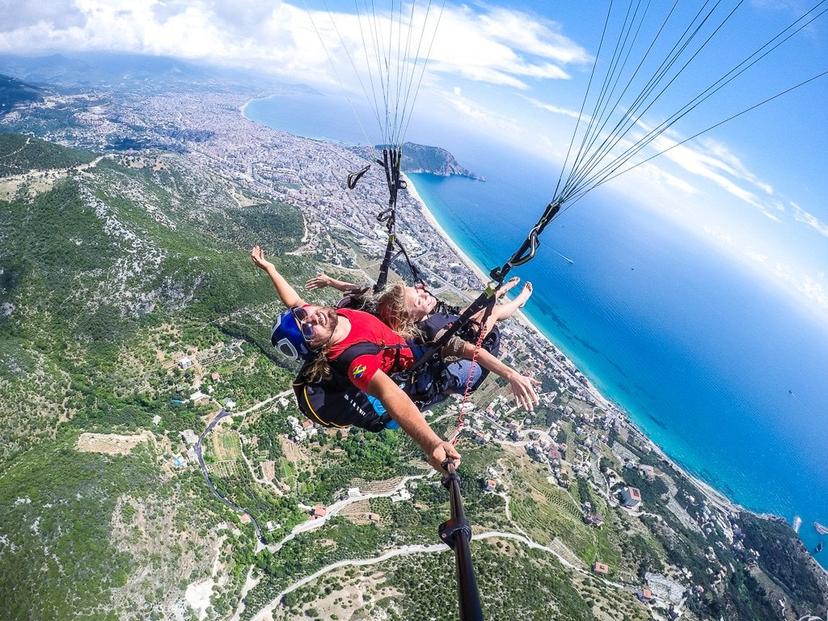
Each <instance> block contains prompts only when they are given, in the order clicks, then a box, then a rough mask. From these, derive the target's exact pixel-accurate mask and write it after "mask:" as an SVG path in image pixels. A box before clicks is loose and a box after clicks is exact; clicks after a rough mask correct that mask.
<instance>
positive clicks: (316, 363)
mask: <svg viewBox="0 0 828 621" xmlns="http://www.w3.org/2000/svg"><path fill="white" fill-rule="evenodd" d="M329 350H330V345H328V346H326V347H324V348H322V349H321V350H320V351H319V352H317V354H316V357H315V358H314V359H313V360H312V361H311V363H310V364H309V365H308V368H307V369H306V370H305V377H306V378H307V380H308V381H309V382H324V381H327V380H329V379H331V375H332V374H333V373H332V371H331V365H330V363H329V362H328V351H329Z"/></svg>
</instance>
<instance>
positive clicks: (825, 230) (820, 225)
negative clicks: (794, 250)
mask: <svg viewBox="0 0 828 621" xmlns="http://www.w3.org/2000/svg"><path fill="white" fill-rule="evenodd" d="M791 207H792V208H793V212H794V220H796V221H797V222H802V223H804V224H807V225H808V226H810V227H811V228H813V229H814V230H815V231H817V232H818V233H819V234H820V235H824V236H825V237H828V224H826V223H825V222H823V221H822V220H820V219H819V218H817V217H816V216H815V215H813V214H812V213H809V212H807V211H805V210H804V209H802V207H800V206H799V205H797V204H796V203H793V202H792V203H791Z"/></svg>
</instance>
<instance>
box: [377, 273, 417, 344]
mask: <svg viewBox="0 0 828 621" xmlns="http://www.w3.org/2000/svg"><path fill="white" fill-rule="evenodd" d="M375 307H376V309H377V316H378V317H379V318H380V319H381V320H382V322H383V323H384V324H385V325H387V326H388V327H389V328H391V329H392V330H393V331H394V332H396V333H397V334H399V335H400V336H402V337H404V338H416V337H418V336H420V334H421V333H420V330H419V328H417V325H416V322H415V321H414V320H413V319H412V318H411V314H410V313H409V312H408V309H406V307H405V283H403V282H396V283H394V284H392V285H388V286H386V287H385V289H383V290H382V291H381V292H380V293H378V294H377V296H376V298H375Z"/></svg>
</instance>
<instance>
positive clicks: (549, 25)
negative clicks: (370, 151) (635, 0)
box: [0, 0, 588, 89]
mask: <svg viewBox="0 0 828 621" xmlns="http://www.w3.org/2000/svg"><path fill="white" fill-rule="evenodd" d="M59 2H60V4H56V3H47V4H46V5H44V6H43V7H41V8H36V7H35V8H33V7H34V5H32V6H31V7H30V6H28V5H25V3H24V6H23V7H22V8H18V6H17V4H18V3H14V4H15V6H14V7H11V6H7V7H3V6H2V5H3V4H9V3H8V2H3V0H0V9H2V12H3V14H4V16H5V17H4V20H3V26H0V51H5V52H11V53H34V52H46V51H62V50H68V51H80V50H84V51H85V50H107V51H126V52H135V53H143V54H157V55H169V56H176V57H181V58H190V59H207V60H212V61H216V62H224V63H229V64H234V65H242V66H248V67H258V68H261V69H264V70H269V71H273V72H274V73H279V74H282V75H287V76H290V77H293V78H297V79H302V80H305V81H321V82H333V81H334V78H333V76H332V75H330V74H331V71H330V66H329V63H328V60H327V55H326V53H325V51H324V50H323V49H322V46H321V44H320V42H319V40H318V38H317V35H316V32H315V30H314V25H315V26H316V28H318V30H319V32H320V34H321V36H322V38H323V40H324V41H325V42H326V46H327V48H328V52H330V54H331V56H332V57H334V58H336V59H337V61H336V62H337V63H338V65H339V66H338V69H340V71H339V73H341V74H347V75H343V77H345V78H350V77H351V76H352V75H353V71H352V69H350V63H348V62H347V61H346V58H347V55H345V54H343V53H342V51H343V50H342V48H343V45H344V48H345V49H347V50H348V53H349V54H350V55H351V57H352V58H353V59H354V61H355V62H354V64H355V65H357V66H358V67H364V66H365V59H366V54H365V50H364V47H363V42H365V43H366V45H367V47H368V48H369V52H371V53H369V54H368V55H367V58H368V59H371V58H375V56H374V54H373V40H372V39H371V35H370V32H369V31H368V25H369V22H368V21H367V18H363V20H362V21H360V20H359V19H358V18H357V16H356V15H355V14H353V13H336V14H333V17H332V16H331V14H329V13H328V12H327V11H321V10H316V11H311V10H307V9H304V8H300V7H299V6H296V5H293V4H290V3H287V2H278V1H276V2H274V1H269V2H261V1H260V0H233V1H232V2H231V1H229V0H188V1H184V0H150V1H147V2H133V1H131V0H130V1H127V0H74V1H71V0H59ZM38 6H39V5H38ZM410 6H411V5H408V6H406V7H403V11H402V15H403V16H404V19H405V20H406V21H407V20H408V19H409V16H411V15H413V18H412V19H411V23H412V32H413V34H414V35H415V36H417V35H419V34H421V33H422V34H423V35H424V36H423V38H422V46H415V45H414V44H413V43H412V45H411V46H410V48H409V50H408V54H406V53H405V50H404V49H402V50H401V56H403V57H406V58H408V60H409V62H413V61H415V58H416V56H417V47H420V48H421V49H420V56H421V57H422V56H424V55H425V54H426V52H427V51H428V50H429V49H430V50H431V58H432V64H431V66H430V70H431V71H433V72H438V73H444V74H452V75H455V76H462V77H465V78H467V79H470V80H475V81H481V82H488V83H491V84H496V85H501V86H508V87H512V88H517V89H525V88H527V83H526V81H527V80H529V79H532V80H560V79H567V78H568V77H569V74H568V73H567V72H566V70H565V69H564V68H563V66H564V65H567V64H577V63H582V62H585V61H586V60H588V55H587V53H586V52H585V50H584V49H583V48H582V47H580V46H579V45H577V44H576V43H574V42H573V41H571V40H570V39H568V38H567V37H565V36H564V35H562V34H561V33H560V27H559V26H558V25H557V24H555V23H554V22H551V21H548V20H544V19H541V18H538V17H535V16H533V15H530V14H528V13H524V12H520V11H514V10H508V9H503V8H486V7H484V8H475V9H473V8H471V7H469V6H466V5H461V6H453V5H447V6H446V7H445V10H444V12H443V13H442V16H441V15H440V13H439V12H438V11H437V10H436V8H435V7H432V10H431V11H430V12H428V13H427V12H426V11H425V10H424V9H422V7H421V5H415V6H416V7H417V9H416V10H415V11H414V12H413V14H412V13H411V11H410V8H409V7H410ZM435 6H436V5H435ZM438 18H439V19H440V21H439V29H438V30H437V34H436V37H435V38H434V39H433V41H434V44H433V48H432V47H431V41H432V34H433V33H434V31H435V27H436V26H437V24H438ZM377 19H378V21H377V22H375V24H376V26H377V30H376V31H375V32H376V33H378V37H380V38H382V37H386V36H387V34H386V33H387V32H388V29H389V27H390V25H391V22H390V21H389V18H388V12H387V11H386V13H385V14H381V13H379V12H378V14H377ZM311 20H313V21H311ZM371 23H374V22H371ZM360 26H362V29H361V28H360ZM403 29H404V30H403V31H402V32H407V28H406V27H405V25H403ZM400 38H401V39H402V37H400ZM385 40H386V41H387V39H385ZM383 49H384V46H383ZM342 56H346V58H341V57H342ZM408 67H409V69H410V67H411V65H410V64H409V65H408ZM344 69H347V71H344Z"/></svg>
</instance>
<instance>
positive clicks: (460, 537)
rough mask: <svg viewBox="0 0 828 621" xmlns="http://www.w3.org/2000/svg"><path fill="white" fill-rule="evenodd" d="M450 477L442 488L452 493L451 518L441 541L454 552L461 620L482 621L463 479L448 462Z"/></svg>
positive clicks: (450, 494)
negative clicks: (461, 484)
mask: <svg viewBox="0 0 828 621" xmlns="http://www.w3.org/2000/svg"><path fill="white" fill-rule="evenodd" d="M443 467H444V468H445V469H446V471H447V472H448V474H447V475H446V476H445V478H444V479H443V485H444V486H445V487H446V488H447V489H448V491H449V499H450V502H451V519H450V520H449V521H448V522H443V523H442V524H441V525H440V528H439V530H438V532H439V534H440V539H442V540H443V542H444V543H445V544H446V545H448V546H449V547H450V548H451V549H452V550H454V558H455V560H456V561H457V596H458V599H459V602H460V621H483V610H482V609H481V608H480V594H479V593H478V591H477V580H476V579H475V577H474V566H473V565H472V560H471V548H470V545H469V544H470V542H471V536H472V535H471V526H469V523H468V521H467V520H466V514H465V513H464V512H463V499H462V498H461V496H460V477H459V476H457V471H456V470H455V466H454V462H453V461H452V460H447V461H446V463H445V464H444V466H443Z"/></svg>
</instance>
